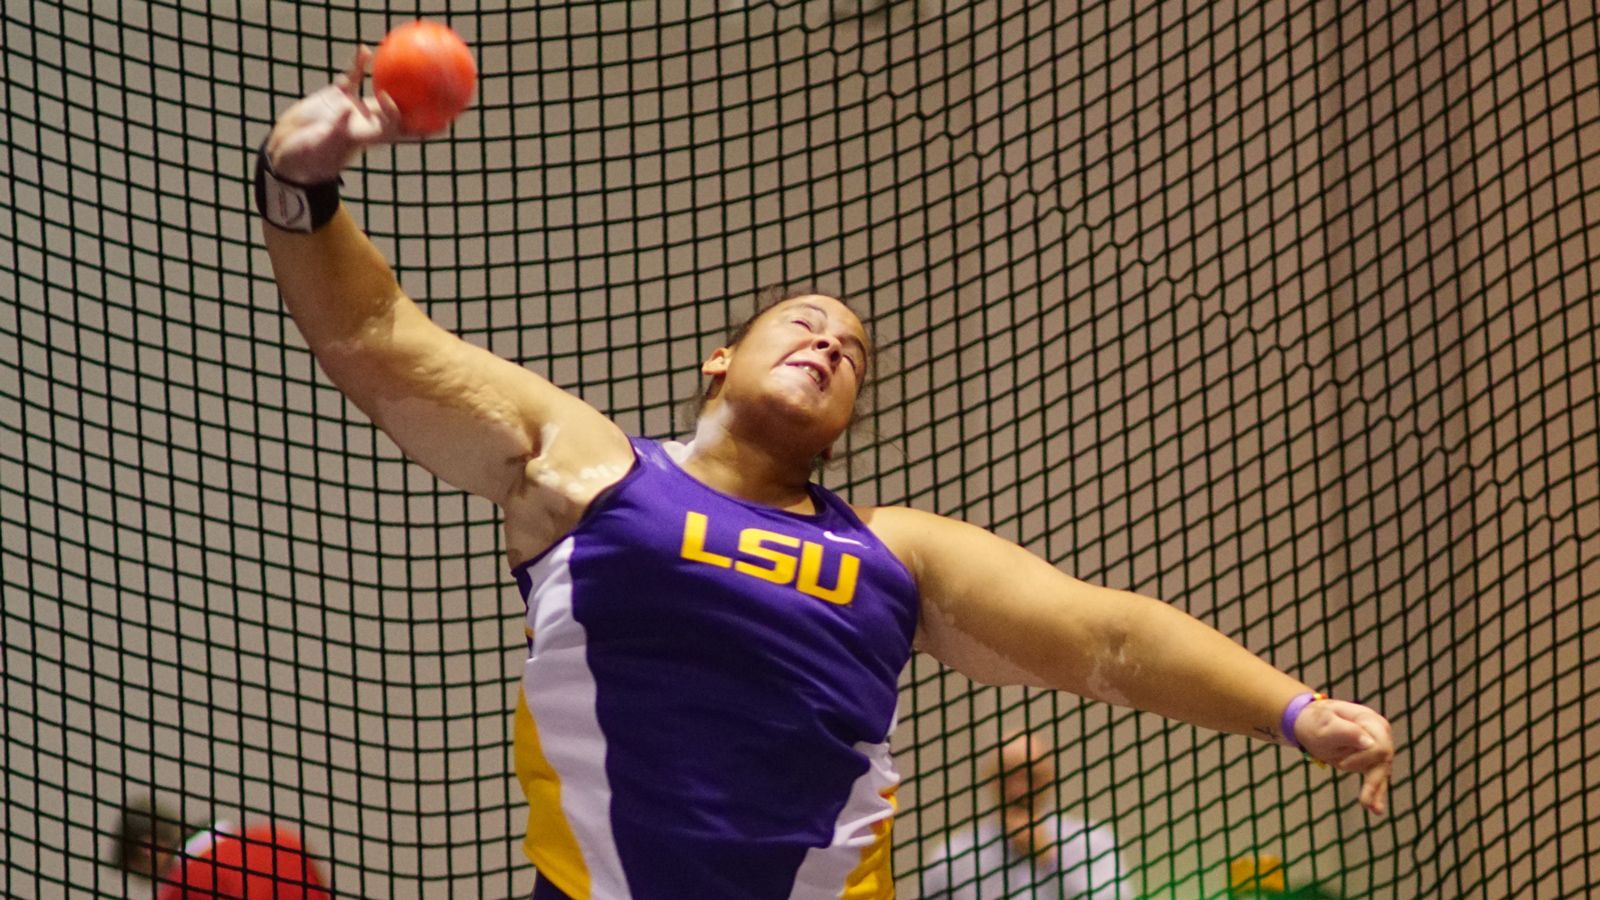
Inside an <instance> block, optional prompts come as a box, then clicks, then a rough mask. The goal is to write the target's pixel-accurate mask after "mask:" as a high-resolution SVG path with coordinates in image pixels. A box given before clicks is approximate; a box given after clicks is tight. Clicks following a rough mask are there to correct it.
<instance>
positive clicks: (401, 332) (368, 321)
mask: <svg viewBox="0 0 1600 900" xmlns="http://www.w3.org/2000/svg"><path fill="white" fill-rule="evenodd" d="M370 56H371V54H370V51H368V50H365V49H363V50H361V51H359V52H358V53H357V55H356V57H355V59H354V61H353V62H352V64H351V66H350V69H349V70H348V71H347V72H346V73H345V74H344V75H343V76H342V77H341V78H340V79H339V80H338V81H336V82H335V84H333V85H331V86H329V87H326V88H323V89H322V90H319V91H317V92H315V93H313V94H311V95H310V96H308V97H306V98H304V99H303V100H300V101H299V102H297V103H295V104H294V105H292V106H290V107H289V108H288V109H287V110H285V111H284V113H283V114H282V115H281V117H280V118H279V119H278V121H277V123H276V124H275V126H274V127H273V129H272V132H271V134H270V135H269V136H268V137H267V140H266V142H265V143H264V144H263V145H262V149H261V153H260V154H259V160H258V164H257V165H258V172H257V178H258V192H257V199H258V201H259V202H261V204H262V209H261V212H262V216H263V219H264V220H265V225H264V238H265V242H266V246H267V249H268V251H269V253H270V255H271V258H272V263H273V272H274V277H275V278H276V280H277V283H278V286H279V289H280V292H281V294H282V297H283V302H284V304H285V306H286V307H287V309H288V311H289V313H290V315H291V316H292V317H293V319H294V321H295V323H296V325H297V326H298V327H299V329H300V331H301V333H302V335H303V336H304V338H305V340H306V342H307V344H308V345H309V346H310V348H311V350H312V352H313V353H315V354H316V357H317V359H318V361H319V363H320V365H321V367H322V369H323V370H324V372H325V373H326V375H327V377H328V378H329V379H330V380H331V381H332V382H333V383H334V384H335V385H337V386H338V387H339V389H340V390H342V391H343V392H344V393H345V394H346V395H347V396H348V397H349V398H350V399H351V400H352V401H353V402H354V403H355V404H356V405H357V406H358V407H359V408H360V409H361V410H362V411H363V412H364V413H365V414H366V415H367V416H369V417H370V418H371V419H372V421H373V422H374V423H375V424H376V425H377V426H378V427H379V428H382V429H383V430H384V431H386V432H387V433H388V434H389V435H390V436H391V437H392V438H393V439H394V440H395V442H396V443H397V444H398V445H399V446H400V448H401V449H402V450H403V451H404V452H405V453H406V454H407V455H408V456H409V457H410V458H411V459H412V460H414V461H415V462H417V463H418V464H420V465H422V466H424V467H426V468H427V469H429V470H430V471H432V472H433V473H434V474H436V475H437V476H438V477H440V478H441V479H443V480H445V481H447V482H449V483H450V484H452V485H454V486H456V487H458V488H460V489H462V490H465V491H470V492H473V493H476V494H479V495H482V496H484V497H486V498H488V499H489V500H491V501H493V502H494V503H495V504H496V505H497V506H498V508H499V512H500V516H501V522H502V525H503V527H504V530H505V535H506V546H507V549H508V559H507V563H508V565H509V566H510V568H511V570H512V575H513V577H514V579H515V582H516V584H517V587H518V589H519V591H520V593H521V594H522V596H523V598H524V600H525V602H526V615H527V620H526V625H527V629H528V631H527V633H528V634H529V635H530V637H529V640H528V651H527V657H526V659H525V661H524V663H523V665H522V682H521V691H520V694H519V697H518V700H517V704H516V709H515V745H516V747H515V759H516V770H517V776H518V779H519V781H520V782H521V785H522V788H523V790H524V792H525V794H526V795H527V798H528V806H529V810H528V821H527V837H526V840H525V842H524V846H525V849H526V851H527V855H528V856H529V858H530V859H531V860H532V861H533V863H534V865H535V867H536V868H537V869H538V872H539V879H540V888H539V889H538V890H539V892H540V895H541V896H558V895H562V894H564V895H566V896H570V897H575V898H576V897H597V898H619V897H641V898H655V897H660V898H673V897H741V898H781V897H838V896H841V895H843V896H849V897H888V896H891V895H892V893H893V877H892V873H891V871H890V848H891V840H890V827H891V821H892V818H893V814H894V808H895V802H894V794H895V789H896V786H897V784H898V782H899V776H898V775H897V774H896V772H895V768H894V764H893V760H892V759H891V756H890V753H889V740H890V732H891V729H892V727H893V724H894V715H895V703H896V698H897V683H898V677H899V675H900V672H901V671H902V669H903V668H904V667H905V665H906V664H907V661H908V660H909V658H910V656H911V654H912V651H913V649H914V648H915V649H921V650H923V651H926V652H927V653H929V654H931V655H933V656H934V657H936V658H938V659H939V660H941V661H942V662H943V663H945V664H947V665H950V666H952V667H954V668H956V669H958V670H960V671H961V672H963V673H966V674H967V675H969V676H971V677H973V678H975V679H977V680H979V681H983V682H986V683H992V684H1025V685H1033V686H1038V687H1044V688H1052V689H1057V690H1063V691H1070V692H1073V693H1077V694H1080V695H1082V696H1084V697H1089V698H1093V699H1098V700H1103V701H1107V702H1111V703H1116V704H1119V705H1122V706H1127V707H1132V708H1136V709H1141V710H1146V711H1149V712H1153V713H1157V714H1160V715H1164V716H1168V717H1171V718H1174V719H1178V720H1181V721H1185V722H1189V723H1193V724H1195V725H1198V726H1201V727H1204V728H1210V729H1215V730H1218V731H1225V732H1233V733H1238V734H1244V735H1252V736H1254V737H1257V738H1260V739H1263V740H1268V741H1273V742H1276V743H1279V744H1281V745H1283V746H1286V747H1291V748H1303V750H1304V751H1305V752H1306V753H1307V754H1309V755H1310V756H1312V757H1314V758H1317V759H1320V760H1324V761H1325V762H1327V763H1328V764H1329V765H1331V766H1332V767H1334V768H1335V769H1338V770H1340V771H1346V772H1358V773H1361V774H1362V775H1363V779H1364V781H1363V785H1362V788H1361V792H1360V802H1361V803H1362V804H1363V805H1364V806H1365V807H1366V808H1367V809H1368V810H1370V811H1372V812H1374V813H1377V812H1382V811H1383V809H1384V806H1385V791H1386V788H1387V784H1388V773H1389V766H1390V761H1391V759H1392V757H1393V755H1394V741H1393V738H1392V736H1391V734H1390V728H1389V723H1388V722H1387V721H1386V720H1385V719H1384V718H1383V717H1382V716H1381V715H1379V714H1378V713H1377V712H1375V711H1373V710H1371V709H1369V708H1367V707H1365V706H1362V705H1360V704H1356V703H1350V702H1345V701H1340V700H1328V699H1316V698H1315V695H1314V693H1313V691H1312V688H1311V687H1310V686H1308V685H1306V684H1303V683H1302V682H1300V681H1299V680H1298V679H1296V678H1294V677H1292V676H1290V675H1286V674H1284V673H1282V672H1280V671H1278V670H1277V669H1275V668H1273V667H1272V666H1271V665H1269V664H1268V663H1266V662H1264V661H1263V660H1261V659H1259V658H1258V657H1256V656H1255V655H1253V654H1252V653H1250V652H1249V651H1247V650H1245V649H1244V648H1243V647H1241V646H1239V645H1238V644H1236V643H1234V642H1233V641H1232V640H1230V639H1229V638H1227V637H1226V636H1224V635H1223V634H1221V633H1220V632H1218V631H1216V630H1214V629H1212V628H1211V627H1210V626H1208V625H1206V624H1204V623H1202V622H1200V621H1199V620H1197V619H1195V618H1193V617H1191V616H1189V615H1187V614H1186V613H1184V612H1182V611H1180V610H1178V609H1176V608H1174V607H1173V606H1170V605H1168V604H1167V603H1164V602H1161V601H1159V600H1155V599H1152V598H1148V597H1143V596H1139V595H1137V594H1133V593H1129V592H1126V591H1120V590H1115V589H1111V588H1107V587H1100V586H1096V585H1092V584H1088V583H1086V582H1083V581H1080V580H1078V579H1075V578H1073V577H1071V576H1069V575H1067V574H1065V573H1063V572H1062V571H1060V570H1059V569H1057V568H1056V567H1055V566H1053V565H1051V564H1050V563H1048V562H1046V561H1045V560H1043V559H1041V558H1039V557H1038V556H1035V555H1034V554H1032V553H1030V552H1028V551H1027V550H1025V549H1023V548H1022V547H1019V546H1017V545H1015V544H1012V543H1010V542H1007V541H1005V540H1003V539H1001V538H999V537H997V536H995V535H993V534H991V533H989V532H988V531H985V530H983V529H980V528H977V527H974V526H972V525H968V524H965V523H962V522H960V521H956V520H954V519H950V518H946V517H943V516H939V515H934V514H932V513H928V512H924V511H921V510H917V509H911V508H907V507H890V506H882V507H867V506H853V505H851V504H849V503H847V502H846V501H845V500H843V499H842V498H840V497H839V496H837V495H835V494H834V493H832V492H830V491H828V490H826V489H825V488H823V487H821V486H820V485H817V484H815V483H813V482H812V481H811V475H812V471H813V469H812V466H813V462H814V460H815V459H816V458H818V457H819V456H824V455H826V454H827V453H828V452H829V451H830V449H831V448H832V447H833V445H834V443H835V442H836V441H837V440H839V439H840V437H841V436H842V435H843V434H844V432H845V431H846V429H847V428H848V427H849V425H850V424H851V421H852V419H853V417H854V416H855V414H856V413H855V411H856V402H857V398H858V396H859V392H860V390H861V386H862V384H863V383H864V382H865V381H866V380H867V379H869V378H870V377H871V376H872V373H871V372H870V371H869V367H870V366H871V360H872V356H871V353H872V347H873V342H872V338H871V336H870V334H869V332H868V330H867V328H866V325H865V323H863V322H862V320H861V319H860V318H859V317H858V315H857V313H856V312H855V310H853V309H852V308H851V307H850V305H848V304H847V303H846V302H844V301H843V300H841V299H840V298H837V297H832V296H828V295H825V294H818V293H814V292H809V291H803V290H802V291H790V292H786V293H777V294H773V295H772V296H770V297H768V298H767V299H768V302H767V303H765V305H764V306H763V307H762V308H761V310H760V311H759V312H758V313H757V314H756V315H755V316H754V317H753V318H752V319H751V320H750V321H749V322H748V323H746V324H745V325H744V326H743V327H742V328H740V329H739V330H738V331H737V332H736V333H735V334H734V335H733V336H731V337H730V338H729V339H728V340H727V341H726V342H725V343H724V345H723V346H720V347H717V348H716V349H714V350H713V351H712V352H711V353H709V354H708V355H707V356H706V357H705V359H704V360H703V362H702V363H701V367H700V371H701V374H702V375H703V376H704V378H705V381H706V391H705V403H704V408H703V410H702V413H701V415H700V417H699V420H698V423H697V425H696V426H695V430H694V433H693V435H692V436H691V439H690V440H688V441H686V442H682V443H680V442H677V441H656V440H649V439H646V438H643V437H639V436H632V435H628V434H625V433H624V432H623V431H622V430H621V429H620V428H619V427H618V426H617V425H616V424H614V423H613V422H612V421H611V420H610V419H609V418H607V417H606V416H605V415H604V414H602V413H601V412H600V411H599V410H596V409H595V408H594V407H592V406H590V405H588V404H587V403H585V402H583V401H582V400H581V399H579V398H578V397H576V396H575V395H573V394H570V393H567V392H566V391H564V390H562V389H561V388H559V387H558V386H556V385H555V384H553V383H552V382H550V381H549V380H547V379H546V378H544V377H543V376H541V375H539V374H537V373H535V372H533V371H530V370H529V369H526V368H524V367H522V366H520V365H517V364H515V363H513V362H511V361H508V360H506V359H502V358H500V357H498V356H495V355H493V354H491V353H489V352H488V351H486V350H484V349H482V348H480V347H477V346H474V345H472V344H469V343H467V342H465V341H463V340H461V339H459V338H457V337H456V336H455V335H453V334H451V333H450V332H448V331H446V330H444V329H443V328H441V327H439V326H438V325H436V324H435V323H434V322H433V321H432V320H430V319H429V318H428V316H427V315H426V314H425V313H424V312H423V310H422V308H421V307H420V306H419V305H418V304H417V303H416V302H414V301H413V300H412V299H411V298H410V297H408V296H407V295H406V294H405V292H404V291H403V290H402V289H401V286H400V285H399V283H398V282H397V281H396V279H395V276H394V274H393V273H392V271H391V270H390V268H389V265H388V263H387V262H386V261H385V260H384V258H383V256H382V255H381V254H380V252H379V251H378V249H377V248H376V247H375V246H374V245H373V244H372V242H371V241H370V240H369V239H368V238H367V236H366V235H365V234H364V233H363V232H362V230H361V228H360V227H358V225H357V224H356V222H355V219H354V218H353V217H352V216H351V215H350V213H349V211H348V210H347V209H346V208H345V207H344V206H342V205H341V204H340V203H339V200H338V192H337V189H338V178H339V173H340V172H341V171H342V169H343V168H344V167H345V166H346V165H347V164H348V163H349V162H350V160H351V159H353V158H354V157H355V156H356V155H357V154H358V153H360V152H362V151H364V150H366V149H367V148H369V147H373V146H376V145H381V144H387V143H392V142H394V141H398V140H402V139H404V138H406V137H407V136H408V135H409V133H410V132H409V131H408V129H407V127H406V126H405V120H404V116H403V114H402V111H401V109H400V108H399V106H398V105H397V104H396V102H395V101H396V99H397V98H396V97H392V96H390V95H388V94H385V93H381V92H380V93H379V94H378V95H377V96H376V97H367V96H364V95H363V93H362V91H361V85H362V81H363V74H364V72H365V69H366V66H367V64H368V62H369V60H370ZM297 192H298V193H297ZM296 203H298V205H296ZM286 211H287V212H286ZM290 212H292V213H293V214H292V215H291V214H288V213H290ZM1308 695H1309V696H1310V699H1308Z"/></svg>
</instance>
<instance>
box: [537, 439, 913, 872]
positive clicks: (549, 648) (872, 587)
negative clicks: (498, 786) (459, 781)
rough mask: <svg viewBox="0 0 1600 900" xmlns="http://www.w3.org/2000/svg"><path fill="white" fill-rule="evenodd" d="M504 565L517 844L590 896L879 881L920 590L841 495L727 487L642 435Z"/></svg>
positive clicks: (884, 866) (885, 865)
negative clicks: (544, 544) (804, 508)
mask: <svg viewBox="0 0 1600 900" xmlns="http://www.w3.org/2000/svg"><path fill="white" fill-rule="evenodd" d="M633 447H634V454H635V457H636V461H635V464H634V466H633V468H632V469H631V470H630V471H629V472H628V474H627V475H625V476H624V477H623V478H622V480H621V481H619V482H618V483H617V484H615V485H614V486H612V487H611V488H609V489H607V490H606V491H605V492H603V493H602V494H601V495H600V496H599V497H597V498H596V499H595V500H594V502H593V503H592V504H591V505H590V507H589V509H588V511H587V512H586V513H585V514H584V517H583V519H582V521H580V522H579V524H578V525H577V527H576V528H574V529H573V530H572V531H571V532H570V533H568V534H567V536H566V537H565V538H563V539H562V540H561V541H560V542H559V543H557V544H556V545H555V546H554V547H551V548H550V549H549V550H548V551H546V552H545V553H544V554H543V555H541V556H539V557H538V558H536V559H534V560H531V561H529V562H527V563H524V564H522V565H521V566H518V567H517V569H516V576H517V584H518V586H519V587H520V588H521V590H522V595H523V598H524V599H525V600H526V602H527V606H528V628H529V634H530V637H529V641H528V645H529V653H528V660H527V663H526V664H525V665H524V668H523V677H522V696H521V698H520V700H519V702H518V704H517V718H516V723H517V724H516V759H517V775H518V777H519V778H520V779H521V781H522V786H523V790H524V791H525V792H526V793H527V796H528V802H529V805H530V810H529V815H528V837H527V841H526V845H525V846H526V849H527V852H528V856H529V857H530V858H531V859H532V860H533V862H534V865H535V866H536V867H537V868H538V870H539V873H540V877H541V878H542V879H546V880H548V881H549V882H551V883H552V884H553V885H554V886H555V887H557V888H560V889H561V890H562V891H563V892H565V893H566V894H568V895H569V896H571V897H573V898H575V900H583V898H589V897H594V898H618V897H638V898H656V897H660V898H668V897H670V898H684V897H695V898H701V897H705V898H713V897H714V898H735V897H737V898H784V897H806V898H810V897H850V898H856V897H888V896H891V894H892V883H891V880H890V872H889V850H890V842H889V829H890V822H891V819H892V817H893V814H894V790H895V787H896V786H897V784H898V782H899V776H898V775H897V774H896V773H895V771H894V767H893V763H892V762H891V760H890V755H889V732H890V730H891V729H892V728H893V725H894V715H895V699H896V694H897V690H896V684H897V680H898V677H899V674H900V671H901V669H902V668H903V667H904V666H905V664H906V661H907V660H908V659H909V658H910V655H911V639H912V633H913V630H914V629H915V627H916V619H917V593H916V587H915V585H914V583H913V582H912V579H911V575H910V573H908V572H907V571H906V569H905V567H904V566H903V565H901V563H900V561H899V560H898V559H897V558H896V557H895V556H894V555H893V553H891V552H890V551H889V550H888V548H886V547H885V546H884V545H883V544H882V542H880V541H879V540H878V539H877V538H876V537H875V536H874V535H873V534H872V532H871V531H869V530H868V529H867V527H866V526H865V525H863V524H862V522H861V520H860V519H859V518H858V517H857V516H856V515H855V513H854V512H853V511H852V510H851V509H850V507H849V506H848V505H847V504H845V502H844V501H842V500H840V499H839V498H838V497H837V496H835V495H834V494H832V493H830V492H828V491H827V490H824V489H823V488H821V487H817V486H815V485H813V486H812V487H811V496H812V500H813V503H814V505H815V507H816V512H815V514H813V515H800V514H795V513H788V512H784V511H782V510H778V509H772V508H769V507H765V506H762V505H760V504H755V503H749V502H746V501H743V500H739V499H737V498H734V497H731V496H729V495H726V494H723V493H720V492H718V491H716V490H713V489H712V488H710V487H708V486H706V485H704V484H702V483H700V482H699V481H697V480H695V479H694V478H693V477H691V476H690V475H689V474H688V473H686V472H684V471H683V470H682V469H680V468H679V467H678V465H677V463H676V462H674V461H673V459H672V457H671V456H669V455H668V453H667V451H666V450H665V449H664V448H663V447H661V446H660V445H658V444H656V443H655V442H653V441H648V440H641V439H634V440H633Z"/></svg>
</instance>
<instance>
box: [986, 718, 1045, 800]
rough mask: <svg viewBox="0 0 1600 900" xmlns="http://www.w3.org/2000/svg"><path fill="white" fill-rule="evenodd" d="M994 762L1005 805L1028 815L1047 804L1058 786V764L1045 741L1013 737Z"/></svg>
mask: <svg viewBox="0 0 1600 900" xmlns="http://www.w3.org/2000/svg"><path fill="white" fill-rule="evenodd" d="M995 763H996V767H997V769H998V774H999V782H998V784H999V789H1000V802H1001V804H1002V805H1004V806H1010V807H1015V808H1017V809H1019V810H1020V809H1026V810H1028V811H1029V812H1038V811H1040V810H1042V809H1043V808H1044V807H1045V806H1047V805H1048V800H1049V796H1050V790H1051V788H1053V787H1054V786H1055V783H1056V762H1055V754H1053V753H1052V752H1051V751H1050V747H1049V745H1048V744H1046V743H1045V741H1044V740H1043V739H1041V738H1037V737H1034V736H1032V735H1026V734H1023V735H1018V736H1016V737H1013V738H1011V739H1010V740H1007V741H1006V742H1005V743H1003V744H1001V745H1000V750H999V752H998V753H997V754H996V759H995Z"/></svg>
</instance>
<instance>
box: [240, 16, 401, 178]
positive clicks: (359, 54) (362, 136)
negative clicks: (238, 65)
mask: <svg viewBox="0 0 1600 900" xmlns="http://www.w3.org/2000/svg"><path fill="white" fill-rule="evenodd" d="M371 59H372V48H370V47H367V46H365V45H363V46H361V47H359V48H357V50H356V55H355V58H354V59H352V60H351V61H350V67H349V68H348V69H346V70H345V71H344V74H342V75H340V76H339V77H338V78H336V79H334V82H333V84H330V85H328V86H327V87H325V88H322V89H321V90H318V91H316V92H314V93H312V94H310V95H308V96H306V97H305V98H303V99H301V100H300V101H298V102H296V103H295V104H294V105H293V106H291V107H289V108H288V109H286V110H284V112H283V115H281V116H279V117H278V122H277V124H276V125H274V126H273V129H272V134H271V136H269V137H268V138H267V148H266V150H267V158H268V159H269V160H270V161H271V163H272V171H273V172H274V173H275V174H276V175H277V176H278V177H279V178H283V179H287V180H289V181H293V182H297V183H300V184H316V183H318V182H324V181H331V180H332V179H334V178H337V177H339V173H340V172H341V171H343V170H344V167H345V166H346V165H348V164H349V163H350V160H352V159H354V158H355V156H356V154H358V153H360V152H361V151H363V150H365V149H366V148H368V147H370V146H372V145H374V144H386V143H394V142H395V141H400V140H406V139H408V137H409V136H408V135H406V134H405V133H404V132H402V131H401V128H400V109H399V108H398V107H397V106H395V103H394V100H393V99H391V98H390V97H389V96H388V95H387V94H380V95H378V96H376V97H364V96H362V94H361V86H362V82H363V81H364V80H365V79H366V74H367V63H368V62H369V61H371Z"/></svg>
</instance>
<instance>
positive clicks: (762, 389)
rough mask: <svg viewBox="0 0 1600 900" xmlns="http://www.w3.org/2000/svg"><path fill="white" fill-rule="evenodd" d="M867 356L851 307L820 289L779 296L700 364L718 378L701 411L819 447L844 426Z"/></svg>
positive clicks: (819, 449) (830, 442)
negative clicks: (731, 341)
mask: <svg viewBox="0 0 1600 900" xmlns="http://www.w3.org/2000/svg"><path fill="white" fill-rule="evenodd" d="M867 359H868V344H867V335H866V330H865V328H864V327H863V326H862V324H861V320H860V319H859V318H857V317H856V314H855V313H854V312H852V311H851V310H850V308H849V307H847V306H845V305H844V304H843V303H841V302H840V301H839V300H837V299H835V298H833V297H828V296H825V295H821V294H812V295H807V296H804V297H796V298H794V299H791V300H785V301H783V302H781V303H778V304H777V305H776V306H774V307H772V308H771V309H768V310H766V311H765V312H763V313H761V315H759V316H758V317H757V318H756V319H755V320H754V321H753V322H751V323H750V326H749V328H748V330H746V331H745V333H744V334H743V336H742V337H741V338H740V339H739V340H738V342H737V343H735V344H734V345H732V346H729V347H721V348H718V349H717V350H716V351H714V352H713V353H712V354H711V356H710V357H709V358H707V360H706V361H705V363H704V364H703V365H702V366H701V371H702V372H704V373H705V374H706V375H709V376H711V377H712V378H714V379H719V383H718V384H717V385H716V386H715V388H714V389H713V394H712V399H711V400H710V401H709V402H708V403H707V405H706V413H705V414H706V415H707V416H719V415H720V416H724V417H727V416H733V417H735V418H736V420H738V421H740V422H741V423H744V424H747V425H749V426H750V427H749V428H746V429H740V430H741V431H745V432H746V433H752V434H760V435H763V436H766V437H771V438H773V439H782V440H785V441H791V442H792V441H800V442H802V445H801V446H802V448H803V449H805V450H807V451H808V452H810V453H812V454H815V453H820V452H822V451H823V450H825V449H827V448H828V447H830V446H832V445H833V442H834V441H835V440H837V439H838V437H839V436H840V435H841V434H843V433H844V430H845V429H846V428H848V427H849V425H850V420H851V418H852V417H853V415H854V412H855V405H856V398H857V396H858V395H859V393H860V391H861V384H862V381H863V380H864V379H865V377H866V374H867V373H866V367H867Z"/></svg>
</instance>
